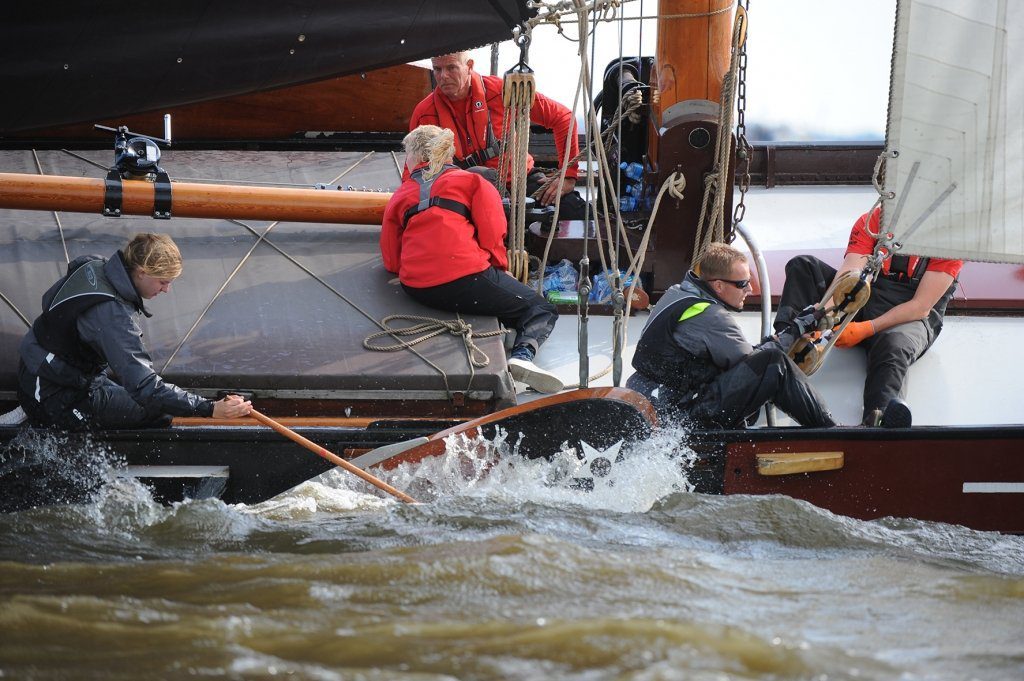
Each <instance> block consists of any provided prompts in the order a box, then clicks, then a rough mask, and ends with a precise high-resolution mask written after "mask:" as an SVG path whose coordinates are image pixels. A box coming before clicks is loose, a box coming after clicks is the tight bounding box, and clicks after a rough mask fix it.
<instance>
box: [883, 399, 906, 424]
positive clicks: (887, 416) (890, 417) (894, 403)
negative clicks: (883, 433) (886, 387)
mask: <svg viewBox="0 0 1024 681" xmlns="http://www.w3.org/2000/svg"><path fill="white" fill-rule="evenodd" d="M912 422H913V417H912V416H911V414H910V405H909V404H907V403H906V402H904V401H903V400H901V399H900V398H898V397H894V398H892V399H891V400H889V404H887V405H885V411H884V412H882V423H881V426H882V427H883V428H909V427H910V425H911V423H912Z"/></svg>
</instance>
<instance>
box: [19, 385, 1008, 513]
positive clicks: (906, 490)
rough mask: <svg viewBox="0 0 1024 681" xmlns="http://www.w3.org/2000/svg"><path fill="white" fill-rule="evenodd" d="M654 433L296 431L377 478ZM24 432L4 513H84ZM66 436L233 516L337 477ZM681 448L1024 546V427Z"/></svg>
mask: <svg viewBox="0 0 1024 681" xmlns="http://www.w3.org/2000/svg"><path fill="white" fill-rule="evenodd" d="M188 423H194V421H189V422H188ZM206 423H207V424H210V423H212V422H210V421H207V422H206ZM446 425H448V426H449V427H447V428H445V429H444V430H440V432H438V429H439V428H442V427H444V426H446ZM653 426H654V415H653V411H652V410H651V408H650V405H649V404H648V403H647V402H646V400H644V399H643V398H642V397H640V396H639V395H637V394H636V393H633V392H632V391H629V390H626V389H623V388H593V389H589V390H582V391H574V392H571V393H563V394H560V395H554V396H550V397H547V398H543V399H541V400H537V401H536V402H531V403H528V404H526V405H520V406H517V407H514V408H512V409H507V410H503V411H500V412H496V413H494V414H491V415H488V416H485V417H482V418H478V419H474V420H472V421H467V422H464V423H459V424H453V423H452V422H440V421H385V420H381V421H373V422H369V423H366V424H364V425H360V426H355V425H349V426H339V425H331V426H321V427H309V426H296V427H295V429H296V430H297V431H298V432H299V433H301V434H303V435H304V436H305V437H307V438H309V439H310V440H312V441H314V442H316V443H317V444H319V445H321V446H323V447H325V448H327V449H328V450H330V451H332V452H334V453H336V454H338V455H339V456H343V457H345V458H347V459H350V460H351V461H352V462H353V463H356V464H358V465H361V467H366V468H368V469H369V470H371V471H373V470H387V469H392V468H395V467H396V466H398V465H400V464H416V463H418V462H421V461H423V460H424V459H427V458H429V457H432V456H438V455H441V454H443V453H444V452H445V438H447V437H448V436H451V435H453V434H456V433H461V434H463V435H466V436H467V437H475V436H483V437H485V438H488V439H491V438H494V436H495V434H496V432H497V430H498V429H499V428H500V429H502V430H503V431H504V432H505V433H508V434H509V436H510V437H509V440H508V441H509V442H515V441H516V440H518V442H519V453H520V454H521V455H523V456H526V457H528V458H538V457H549V456H551V455H552V454H554V453H555V452H557V451H559V450H561V449H562V447H563V443H568V444H569V445H570V446H578V445H579V443H580V442H586V443H587V444H589V445H590V446H591V447H593V448H595V449H598V450H603V449H605V448H607V447H610V446H612V445H614V444H615V443H616V442H618V441H619V440H626V441H634V440H639V439H643V438H645V437H646V436H647V435H649V434H650V431H651V428H652V427H653ZM19 432H20V431H19V430H18V429H14V428H9V427H8V428H0V450H4V449H5V448H6V449H7V452H6V456H5V463H4V465H3V467H0V486H2V489H3V494H2V495H0V498H2V499H3V505H2V506H0V509H2V510H7V511H10V510H16V509H19V508H24V507H26V506H32V505H39V504H49V503H66V502H76V501H82V500H84V499H86V498H87V497H88V494H89V493H90V492H91V491H92V489H93V488H94V487H95V485H97V484H99V482H100V481H97V480H94V481H93V485H92V486H90V485H79V486H78V487H75V486H74V485H69V484H68V481H67V480H57V481H56V484H55V483H54V481H53V479H52V474H53V472H54V469H55V468H58V467H59V466H58V464H57V463H55V462H54V461H52V460H51V461H48V462H46V463H45V464H41V465H35V466H27V465H26V466H21V467H20V468H19V466H18V465H16V464H17V461H18V458H17V456H13V457H12V452H14V451H15V450H12V449H11V445H10V443H11V440H12V439H14V438H15V437H17V436H18V433H19ZM22 437H23V436H22ZM67 437H69V438H70V440H69V441H68V442H67V443H63V444H61V445H60V446H59V450H60V451H62V452H72V453H73V454H71V456H72V457H76V458H77V457H81V456H84V454H83V452H88V451H95V450H96V446H101V447H102V448H104V449H105V450H107V451H109V452H112V453H114V454H115V455H116V456H117V457H118V458H119V459H120V460H121V464H122V465H123V466H127V467H129V468H128V470H130V471H133V475H134V477H139V478H141V479H142V480H143V481H144V482H145V483H146V484H148V485H150V486H151V487H152V488H153V489H154V494H155V496H156V498H158V499H159V500H161V501H178V500H181V499H182V498H185V497H202V496H216V497H219V498H220V499H222V500H223V501H225V502H226V503H248V504H251V503H258V502H260V501H263V500H265V499H269V498H270V497H272V496H274V495H277V494H280V493H281V492H284V491H286V490H288V489H290V488H292V487H294V486H295V485H298V484H299V483H301V482H303V481H305V480H308V479H309V478H312V477H314V476H316V475H319V474H320V473H323V472H324V471H326V470H328V469H330V468H331V465H330V464H329V463H328V462H326V461H324V460H323V459H321V458H319V457H317V456H314V455H313V454H311V453H309V452H307V451H305V450H303V449H302V448H300V447H298V446H297V445H295V444H294V443H292V442H290V441H288V440H285V439H284V438H282V437H281V436H280V435H277V434H276V433H274V432H272V431H271V430H269V429H267V428H263V427H259V426H252V425H231V426H215V425H199V426H197V425H176V426H175V427H173V428H170V429H167V430H150V431H111V432H107V433H103V434H101V435H100V434H98V435H93V436H85V435H72V436H67ZM413 438H425V441H424V442H422V443H421V444H419V445H418V446H414V447H411V448H409V449H405V450H404V451H400V452H398V453H396V454H393V455H383V454H382V455H380V456H376V457H375V455H374V453H373V452H372V451H369V450H371V449H372V448H376V447H381V446H384V445H389V444H393V443H399V442H404V441H407V440H411V439H413ZM686 444H687V445H688V446H691V447H692V448H693V449H694V451H696V452H697V453H698V457H697V460H696V462H695V463H693V464H692V465H690V466H689V467H688V468H687V470H686V473H687V476H688V478H689V480H690V481H691V482H692V483H693V484H694V486H695V491H696V492H698V493H703V494H781V495H786V496H790V497H793V498H795V499H802V500H804V501H808V502H810V503H812V504H814V505H816V506H819V507H821V508H824V509H827V510H829V511H831V512H833V513H837V514H840V515H845V516H849V517H853V518H859V519H862V520H874V519H878V518H885V517H896V518H916V519H918V520H926V521H935V522H945V523H953V524H958V525H964V526H967V527H971V528H974V529H977V530H988V531H999V532H1008V533H1024V426H985V427H928V426H925V427H914V428H908V429H902V430H885V429H878V428H840V429H828V430H826V429H800V428H759V429H751V430H737V431H720V432H714V433H703V434H699V435H697V436H696V437H695V438H694V440H693V441H692V442H688V443H686ZM368 452H369V453H368ZM12 462H13V463H12ZM74 463H75V467H76V468H81V466H79V465H78V462H77V461H75V462H74ZM140 467H144V468H140ZM175 471H177V472H178V474H175Z"/></svg>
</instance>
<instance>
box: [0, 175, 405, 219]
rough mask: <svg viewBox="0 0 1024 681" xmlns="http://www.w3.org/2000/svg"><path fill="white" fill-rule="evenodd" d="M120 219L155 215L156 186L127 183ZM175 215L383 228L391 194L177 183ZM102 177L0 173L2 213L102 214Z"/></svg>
mask: <svg viewBox="0 0 1024 681" xmlns="http://www.w3.org/2000/svg"><path fill="white" fill-rule="evenodd" d="M122 186H123V190H122V191H123V199H122V202H121V213H122V215H151V214H152V213H153V197H154V185H153V183H152V182H147V181H144V180H124V182H123V183H122ZM171 186H172V189H171V201H172V204H171V213H172V215H173V216H174V217H182V218H221V219H231V218H233V219H236V220H281V221H287V222H335V223H340V224H352V225H379V224H381V220H382V219H383V217H384V206H386V205H387V202H388V199H390V198H391V194H390V193H383V192H357V191H337V190H330V189H312V188H310V189H298V188H290V187H248V186H240V185H222V184H200V183H192V182H173V183H172V185H171ZM104 192H105V183H104V180H103V179H102V178H89V177H67V176H59V175H28V174H21V173H0V208H14V209H20V210H54V211H71V212H77V213H101V212H102V211H103V196H104Z"/></svg>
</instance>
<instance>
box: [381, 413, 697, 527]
mask: <svg viewBox="0 0 1024 681" xmlns="http://www.w3.org/2000/svg"><path fill="white" fill-rule="evenodd" d="M684 436H685V433H684V432H681V431H679V430H665V431H660V432H659V433H658V434H656V435H655V436H653V437H652V438H649V439H647V440H644V441H641V442H636V443H632V444H628V445H624V446H622V447H621V449H618V450H617V451H616V448H615V447H609V448H607V449H606V450H605V452H604V453H606V454H607V455H608V457H609V458H615V461H614V462H612V465H611V468H610V471H609V472H608V474H607V475H605V476H603V477H597V476H593V475H592V474H591V472H590V470H588V469H587V468H586V467H585V466H584V465H583V464H584V462H583V461H582V460H581V459H580V456H579V454H578V453H577V450H576V448H575V447H573V446H570V445H569V443H567V442H566V443H563V444H562V447H561V449H560V450H559V451H558V453H557V454H555V456H553V457H552V458H551V459H550V460H546V459H533V460H529V459H524V458H522V457H520V456H519V455H518V453H517V451H516V450H517V447H516V446H515V444H514V443H513V442H511V441H512V440H514V439H515V438H510V437H509V435H508V434H507V433H504V432H501V431H500V430H499V432H498V434H497V435H496V436H495V437H494V438H493V439H490V440H488V439H484V438H482V437H475V438H469V437H466V436H464V435H461V434H457V435H453V436H451V437H449V438H447V439H446V441H445V445H446V447H445V453H444V454H443V455H440V456H436V457H430V458H428V459H424V460H423V461H421V462H418V463H415V464H402V465H400V466H398V467H397V468H395V469H394V470H392V471H377V470H372V472H374V474H375V475H378V476H380V477H382V478H383V479H385V480H386V481H387V482H388V483H389V484H391V485H392V486H394V487H396V488H398V489H401V490H403V491H406V492H408V493H409V494H410V495H412V496H414V497H415V498H416V499H418V500H420V501H436V500H440V499H442V498H444V497H490V498H497V499H500V500H502V501H506V502H509V503H523V502H533V503H538V504H544V505H552V504H554V505H562V504H574V505H582V506H587V507H588V508H597V509H606V510H611V511H620V512H644V511H647V510H650V508H651V507H652V506H653V505H654V504H655V503H656V502H657V501H658V500H659V499H662V498H664V497H665V496H667V495H670V494H674V493H677V492H687V491H691V490H692V489H693V486H692V485H691V484H690V482H689V480H688V479H687V477H686V470H687V468H688V466H689V464H690V463H692V461H693V459H694V458H695V456H696V455H695V454H694V452H693V451H692V450H690V449H689V448H688V447H686V446H685V445H684V444H682V443H683V442H684V441H685V437H684ZM599 454H600V452H599ZM588 479H589V481H592V489H589V490H588V489H587V488H588V487H591V485H590V484H589V481H588Z"/></svg>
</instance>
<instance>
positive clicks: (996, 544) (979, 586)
mask: <svg viewBox="0 0 1024 681" xmlns="http://www.w3.org/2000/svg"><path fill="white" fill-rule="evenodd" d="M673 437H674V435H672V434H667V435H665V436H663V437H662V438H661V439H659V440H657V441H651V442H648V443H644V444H643V445H641V447H640V451H638V452H633V454H634V456H633V457H632V458H630V459H629V460H628V461H627V462H626V463H625V464H619V465H617V466H616V467H615V469H614V471H613V476H612V477H613V482H614V484H613V485H609V484H607V483H606V482H603V481H602V482H600V484H598V486H597V488H596V489H595V490H594V491H593V492H583V491H578V490H574V489H571V488H570V487H568V486H567V485H566V484H564V483H565V480H567V479H568V478H564V479H563V476H565V473H566V467H567V466H569V463H570V462H568V461H558V462H554V463H547V462H524V461H521V460H520V461H516V462H515V463H514V464H509V463H505V462H502V463H498V464H497V465H496V466H494V467H493V468H492V469H491V470H490V474H489V475H475V474H473V472H474V469H476V470H480V469H482V468H484V467H485V466H483V465H482V464H481V463H480V462H479V461H476V460H475V459H474V458H472V457H470V456H467V455H465V454H461V453H458V452H456V453H452V454H450V455H449V456H447V457H445V458H444V459H443V460H440V461H436V462H433V463H431V464H430V465H425V466H422V467H420V469H419V470H417V471H415V472H410V471H403V470H399V471H395V472H394V473H392V474H389V475H388V477H387V480H388V482H390V483H391V484H393V485H394V486H396V487H398V488H399V489H402V490H404V491H407V492H409V493H410V494H412V495H413V496H416V497H417V498H418V499H420V500H421V501H423V502H424V503H420V504H418V505H412V506H410V505H405V504H402V503H400V502H397V501H394V500H391V499H385V498H383V497H381V496H379V495H378V493H376V491H375V490H373V488H370V487H368V486H365V484H364V483H362V482H360V481H358V480H356V479H354V478H352V477H351V476H348V475H347V474H345V473H343V472H338V471H335V472H331V473H328V474H326V475H325V476H323V477H322V478H320V479H318V481H316V482H310V483H307V484H305V485H303V486H301V487H300V488H297V489H296V490H293V491H292V492H290V493H289V494H286V495H284V496H282V497H280V498H277V499H274V500H271V501H268V502H266V503H263V504H260V505H257V506H225V505H224V504H222V503H220V502H218V501H211V500H206V501H190V502H186V503H183V504H179V505H176V506H173V507H163V506H160V505H157V504H154V503H153V501H152V499H151V498H150V496H149V494H148V492H147V490H146V489H145V488H143V487H142V486H140V485H139V484H138V483H136V482H131V481H118V482H114V483H111V484H108V485H107V486H105V487H104V488H103V490H102V492H101V494H100V497H99V498H98V499H97V500H96V501H95V502H94V503H91V504H88V505H84V506H75V507H60V508H47V509H35V510H31V511H25V512H20V513H14V514H7V515H0V677H2V678H12V679H176V678H191V677H199V678H202V677H211V678H229V679H264V678H271V677H273V678H277V677H290V678H298V679H316V680H320V679H323V680H335V679H337V680H342V679H345V680H347V679H353V680H354V679H368V680H376V679H415V680H417V681H419V680H426V679H574V680H580V681H591V680H599V679H616V680H619V679H635V680H656V679H665V680H670V679H687V680H689V679H695V680H698V681H704V680H708V681H710V680H719V679H808V680H820V681H825V680H835V679H858V680H860V679H879V680H882V679H885V680H889V679H908V680H909V679H951V680H952V679H956V680H960V679H1007V680H1010V679H1014V680H1018V679H1024V538H1022V537H1012V536H1002V535H998V534H993V533H982V532H975V531H972V530H967V529H964V528H960V527H955V526H949V525H941V524H935V523H924V522H918V521H908V520H894V519H888V520H883V521H877V522H861V521H856V520H851V519H848V518H843V517H839V516H835V515H832V514H830V513H828V512H827V511H823V510H821V509H818V508H815V507H813V506H811V505H809V504H806V503H803V502H799V501H794V500H792V499H788V498H783V497H741V496H736V497H707V496H701V495H695V494H692V493H690V492H688V491H687V489H688V483H687V481H686V478H685V475H684V474H683V473H682V472H681V470H680V466H679V465H678V460H676V459H672V458H670V457H669V456H668V455H666V454H665V453H666V452H670V451H671V450H672V449H673V444H674V440H673ZM453 444H454V443H453ZM453 449H458V450H460V451H467V450H468V451H472V450H473V449H474V448H473V447H472V446H469V447H468V448H467V447H463V446H459V447H454V446H453ZM637 454H639V455H641V456H636V455H637ZM630 462H634V463H630ZM570 467H571V466H570ZM467 473H469V474H470V475H469V479H468V480H467V478H466V474H467Z"/></svg>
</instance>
